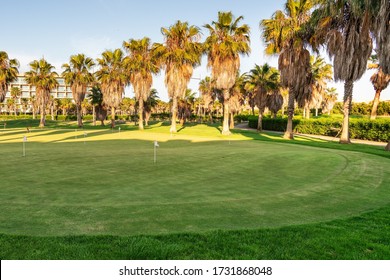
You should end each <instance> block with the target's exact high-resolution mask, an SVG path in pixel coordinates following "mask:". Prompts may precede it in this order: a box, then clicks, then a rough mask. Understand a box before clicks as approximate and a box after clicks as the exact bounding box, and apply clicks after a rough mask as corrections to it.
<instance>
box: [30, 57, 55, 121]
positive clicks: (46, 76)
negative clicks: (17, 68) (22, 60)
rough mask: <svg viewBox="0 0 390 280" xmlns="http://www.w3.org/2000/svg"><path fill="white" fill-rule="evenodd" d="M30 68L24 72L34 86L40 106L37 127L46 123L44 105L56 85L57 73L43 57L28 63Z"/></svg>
mask: <svg viewBox="0 0 390 280" xmlns="http://www.w3.org/2000/svg"><path fill="white" fill-rule="evenodd" d="M30 67H31V70H30V71H28V72H26V74H25V79H26V82H27V83H28V84H30V85H32V86H35V88H36V99H37V102H38V104H39V106H40V112H41V120H40V122H39V127H44V126H45V124H46V105H47V103H48V101H49V98H50V91H51V90H52V89H54V88H56V87H57V86H58V82H57V79H56V78H57V77H58V74H57V73H56V72H54V71H53V69H54V66H53V65H51V64H50V63H48V62H47V61H46V60H45V59H44V58H42V59H40V60H39V61H38V60H34V61H33V62H31V63H30Z"/></svg>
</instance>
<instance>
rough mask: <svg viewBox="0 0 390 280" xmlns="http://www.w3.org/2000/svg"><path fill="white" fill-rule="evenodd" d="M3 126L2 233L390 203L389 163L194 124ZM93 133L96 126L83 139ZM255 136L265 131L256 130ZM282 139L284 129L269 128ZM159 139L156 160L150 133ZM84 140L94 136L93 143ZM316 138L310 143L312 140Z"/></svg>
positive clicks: (194, 225) (194, 224)
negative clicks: (174, 127) (171, 129)
mask: <svg viewBox="0 0 390 280" xmlns="http://www.w3.org/2000/svg"><path fill="white" fill-rule="evenodd" d="M166 130H167V127H164V126H162V125H159V124H157V125H155V127H153V128H151V129H148V130H146V131H125V130H123V131H121V132H120V133H119V132H118V131H111V130H94V129H89V130H85V131H82V130H77V131H76V130H74V129H69V130H62V129H60V130H52V129H46V130H33V131H32V132H31V133H29V134H27V137H28V142H27V143H26V145H27V156H26V157H22V156H21V155H22V137H23V135H26V132H25V130H23V129H21V130H17V129H14V130H7V131H4V132H3V133H1V134H0V143H1V145H0V155H1V156H2V161H1V170H2V176H1V181H2V184H1V185H2V186H1V189H0V212H1V213H2V215H1V216H0V232H1V233H6V234H25V235H41V236H48V235H49V236H58V235H82V234H87V235H100V234H112V235H137V234H159V233H174V232H175V233H176V232H204V231H211V230H215V229H224V230H231V229H256V228H276V227H281V226H288V225H293V224H294V225H295V224H307V223H316V222H320V221H330V220H334V219H339V218H345V217H351V216H356V215H360V214H361V213H363V212H367V211H371V210H374V209H378V208H380V207H382V206H386V205H388V204H389V203H390V198H389V197H390V176H389V175H390V161H389V160H388V158H385V157H378V156H375V155H370V154H365V153H364V154H363V153H359V152H351V151H342V150H335V149H322V148H316V147H309V146H304V145H292V144H289V143H287V141H284V142H283V143H277V142H264V141H248V140H249V139H251V138H253V137H255V135H254V134H245V133H243V134H241V133H236V134H234V135H232V136H230V137H224V136H221V135H219V131H218V128H216V127H207V126H205V125H203V126H195V127H186V128H184V129H182V130H181V131H180V132H179V133H177V134H173V135H171V134H169V133H166ZM84 132H85V133H87V135H86V136H85V138H84ZM256 137H257V136H256ZM261 137H270V138H274V139H278V140H279V141H281V140H280V136H278V135H276V134H275V135H272V134H271V135H268V134H262V135H261ZM154 140H157V141H159V142H160V147H159V148H158V151H157V153H158V154H157V155H158V157H157V164H154V163H153V141H154ZM84 141H85V144H84ZM307 141H309V140H307Z"/></svg>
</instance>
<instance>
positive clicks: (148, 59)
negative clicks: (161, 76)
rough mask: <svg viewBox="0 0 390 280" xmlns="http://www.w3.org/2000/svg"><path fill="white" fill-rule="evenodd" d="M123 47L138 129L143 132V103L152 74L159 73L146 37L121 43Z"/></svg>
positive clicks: (150, 84)
mask: <svg viewBox="0 0 390 280" xmlns="http://www.w3.org/2000/svg"><path fill="white" fill-rule="evenodd" d="M123 47H124V48H125V49H126V50H127V52H128V53H129V55H128V56H127V57H126V59H125V65H126V68H127V71H129V76H130V82H131V84H132V85H133V88H134V93H135V98H136V99H137V101H138V116H139V124H138V125H139V129H140V130H143V129H144V122H143V115H144V102H146V100H147V99H148V97H149V93H150V88H151V87H152V83H153V77H152V74H157V73H158V72H159V71H160V69H159V67H158V65H157V59H156V52H155V48H152V46H151V43H150V39H149V38H147V37H145V38H143V39H141V40H134V39H131V40H129V42H123Z"/></svg>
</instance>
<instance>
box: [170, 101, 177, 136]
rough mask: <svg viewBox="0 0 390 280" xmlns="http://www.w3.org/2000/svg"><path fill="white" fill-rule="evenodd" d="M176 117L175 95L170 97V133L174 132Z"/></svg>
mask: <svg viewBox="0 0 390 280" xmlns="http://www.w3.org/2000/svg"><path fill="white" fill-rule="evenodd" d="M176 119H177V97H175V96H174V97H173V98H172V119H171V128H170V130H169V131H170V133H176V132H177V130H176Z"/></svg>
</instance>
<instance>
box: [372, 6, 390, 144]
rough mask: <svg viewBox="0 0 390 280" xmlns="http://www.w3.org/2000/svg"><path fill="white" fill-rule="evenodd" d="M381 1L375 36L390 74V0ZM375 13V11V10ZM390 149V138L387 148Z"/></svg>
mask: <svg viewBox="0 0 390 280" xmlns="http://www.w3.org/2000/svg"><path fill="white" fill-rule="evenodd" d="M379 1H380V8H379V13H378V14H379V16H378V17H377V18H376V19H377V22H376V24H375V25H374V26H375V28H374V36H375V39H376V44H377V48H378V49H377V53H378V58H379V64H380V66H381V68H382V71H383V73H385V74H388V75H389V74H390V63H389V61H390V36H389V34H390V24H389V21H390V1H389V0H376V2H379ZM373 14H374V15H375V11H374V12H373ZM385 149H386V150H387V151H390V139H389V143H388V144H387V146H386V148H385Z"/></svg>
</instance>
